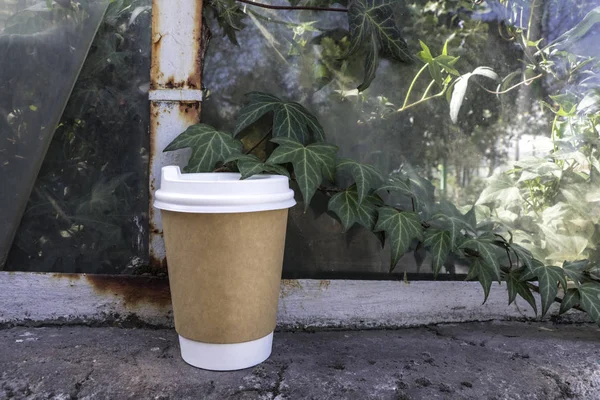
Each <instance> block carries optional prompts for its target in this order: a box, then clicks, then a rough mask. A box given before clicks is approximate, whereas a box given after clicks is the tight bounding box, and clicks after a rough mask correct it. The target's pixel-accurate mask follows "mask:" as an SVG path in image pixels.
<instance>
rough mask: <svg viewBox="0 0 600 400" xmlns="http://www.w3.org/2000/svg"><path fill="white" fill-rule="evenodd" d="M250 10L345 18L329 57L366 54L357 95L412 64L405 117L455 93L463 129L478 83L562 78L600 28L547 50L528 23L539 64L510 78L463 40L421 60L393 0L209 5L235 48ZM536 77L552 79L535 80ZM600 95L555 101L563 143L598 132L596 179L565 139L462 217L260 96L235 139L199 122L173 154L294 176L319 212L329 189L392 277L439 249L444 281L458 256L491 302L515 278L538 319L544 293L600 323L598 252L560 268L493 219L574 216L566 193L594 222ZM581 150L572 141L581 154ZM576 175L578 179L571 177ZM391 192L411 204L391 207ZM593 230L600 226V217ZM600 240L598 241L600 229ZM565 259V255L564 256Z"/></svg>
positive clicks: (250, 101) (252, 99) (199, 163)
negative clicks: (568, 48) (572, 52)
mask: <svg viewBox="0 0 600 400" xmlns="http://www.w3.org/2000/svg"><path fill="white" fill-rule="evenodd" d="M243 3H248V4H252V5H259V6H261V7H265V8H271V9H284V10H290V9H305V10H325V11H331V12H345V13H346V14H347V16H348V31H347V32H346V33H347V35H346V36H347V38H348V40H346V41H345V42H344V40H345V39H342V40H339V43H340V49H342V48H343V49H344V51H341V52H340V51H335V52H334V51H332V52H330V53H332V54H335V57H334V58H332V59H331V60H329V64H328V65H327V67H328V68H330V67H332V66H333V65H338V62H339V61H340V60H346V59H348V58H349V57H355V58H359V59H361V60H362V64H363V68H364V70H363V75H362V79H361V83H360V85H358V88H357V92H358V93H360V92H363V91H365V90H366V89H367V88H369V86H370V85H371V83H372V82H373V80H374V79H375V77H376V73H377V69H378V66H379V63H380V60H381V58H388V59H390V60H392V61H396V62H401V63H413V62H417V63H422V66H421V68H420V69H419V71H418V72H417V73H416V74H415V75H414V76H413V77H412V81H411V83H410V86H409V87H408V90H407V92H406V94H405V95H403V96H404V102H403V103H402V105H401V106H400V107H399V108H397V109H396V110H394V112H404V111H405V110H407V109H409V108H412V107H416V106H419V105H421V104H423V103H426V102H430V101H436V99H443V98H445V99H446V101H447V102H448V110H449V120H450V121H452V122H454V123H456V122H458V120H459V116H460V110H461V107H462V105H463V102H464V100H465V96H466V93H467V88H468V85H469V83H471V82H473V83H476V84H478V85H479V86H481V87H482V88H483V89H485V87H484V84H488V85H489V84H490V83H492V82H497V84H498V87H497V90H496V91H491V90H489V89H485V90H487V91H488V92H491V93H493V94H495V95H498V96H500V95H503V94H505V93H508V92H510V91H511V90H513V89H515V88H518V87H522V86H524V85H529V84H531V83H532V82H534V81H536V80H538V79H540V78H541V77H543V76H544V74H547V75H548V76H554V75H556V72H555V71H553V68H554V66H556V65H559V63H558V62H557V60H553V59H552V57H555V56H557V55H558V56H561V57H563V58H565V57H566V58H568V59H569V60H571V59H573V57H571V58H569V56H565V55H564V54H563V53H564V52H563V53H561V50H560V48H559V47H560V44H561V43H564V42H565V41H568V40H571V39H572V38H573V37H575V36H576V35H579V36H582V35H584V34H585V32H587V30H589V29H590V26H591V25H593V24H592V22H593V23H595V21H596V20H595V19H594V18H596V17H595V15H596V14H595V13H597V12H596V11H593V12H592V13H591V14H590V16H588V17H586V18H584V19H583V21H582V22H581V24H580V25H579V26H578V27H575V28H573V30H572V33H571V34H569V32H567V33H566V34H565V35H566V37H563V36H564V35H563V36H560V37H559V38H558V39H556V40H555V41H554V42H553V43H551V44H550V45H547V46H546V47H543V48H542V47H540V46H541V41H533V40H531V39H532V38H530V36H529V35H530V32H529V30H528V29H523V28H519V29H520V31H519V30H518V29H517V28H514V29H513V28H511V30H510V33H511V34H515V35H520V42H519V43H521V42H522V43H523V47H524V49H525V53H526V55H527V56H528V57H527V59H528V60H529V62H531V63H532V65H529V66H527V68H526V71H530V72H529V73H523V74H520V73H517V72H516V71H515V72H513V73H511V74H509V75H508V76H506V77H505V78H501V77H500V76H499V75H498V73H496V72H495V71H494V70H492V69H491V68H488V67H486V66H478V67H476V68H474V69H472V70H471V71H470V72H464V71H463V73H461V72H459V69H458V68H457V65H458V60H459V57H458V56H454V55H452V54H450V51H449V46H448V43H449V42H450V41H451V40H452V39H453V36H452V35H451V36H450V38H448V39H447V40H446V41H445V44H444V45H443V48H442V51H441V53H439V54H435V52H434V51H432V50H431V49H430V47H429V46H428V45H427V44H426V43H424V42H423V41H419V45H420V48H421V49H420V51H419V52H418V53H417V54H416V56H413V55H412V54H411V52H410V51H409V45H408V44H407V42H406V40H405V39H404V38H403V37H402V32H403V29H401V28H402V27H401V26H400V25H399V20H398V19H397V18H396V16H395V15H394V12H393V11H394V9H393V7H392V6H393V3H394V2H393V1H391V0H347V1H342V0H310V1H300V0H291V1H290V6H282V5H267V4H264V3H260V2H254V1H249V0H212V1H210V2H209V3H208V4H209V7H212V9H213V10H214V13H215V16H216V17H217V19H218V22H219V24H220V26H221V27H222V28H223V33H224V34H225V35H227V36H228V37H229V39H230V40H231V41H233V42H234V43H237V41H236V37H235V33H236V31H239V30H240V29H242V28H243V19H244V18H245V16H246V12H245V11H244V8H243ZM530 18H533V17H530ZM584 31H585V32H584ZM570 32H571V31H570ZM582 32H583V33H582ZM338 34H339V32H337V31H335V32H333V31H332V36H331V38H333V37H334V35H338ZM343 34H344V33H343ZM324 35H325V36H323V35H321V36H322V37H320V39H319V40H320V41H321V43H322V44H323V45H324V47H327V46H326V44H327V43H326V42H327V39H328V37H326V34H324ZM330 41H331V40H330ZM572 61H573V63H574V65H575V66H574V67H573V68H572V70H571V73H575V72H576V71H577V69H579V70H581V71H583V72H584V73H585V72H588V73H589V71H588V70H586V69H585V68H584V67H585V65H586V61H585V60H577V59H576V58H575V59H573V60H572ZM587 63H589V61H587ZM342 64H343V63H342ZM531 71H542V72H540V73H538V74H537V75H532V72H531ZM427 74H428V75H429V76H428V77H426V75H427ZM521 76H522V79H523V80H522V81H519V82H518V83H516V84H515V83H514V81H515V79H517V78H518V77H521ZM424 82H425V83H424ZM423 87H424V88H425V89H424V90H423V89H422V88H423ZM417 92H419V94H418V95H417ZM598 98H599V96H598V92H597V91H594V90H590V91H588V93H587V95H586V96H585V97H584V98H575V99H573V98H572V96H571V97H570V96H558V97H554V98H553V100H554V101H555V102H556V103H558V105H559V107H558V108H557V107H554V106H549V107H550V108H552V109H553V111H554V112H555V113H556V116H557V117H556V119H555V121H554V126H553V137H555V139H561V140H562V139H565V137H566V136H569V135H570V136H572V137H573V140H575V141H576V140H582V139H581V136H582V135H579V134H572V132H571V133H570V134H569V132H570V131H569V129H570V130H571V131H572V130H573V127H574V126H577V124H579V123H580V124H581V129H578V133H581V132H584V133H585V132H586V131H587V130H589V134H584V135H583V137H584V138H588V139H589V143H588V144H587V145H586V146H587V147H585V148H584V151H583V153H582V155H579V156H578V157H579V158H580V160H581V161H580V162H579V166H581V165H583V164H585V165H591V166H592V167H591V169H589V172H588V173H587V175H586V174H585V173H583V174H582V173H581V172H582V171H581V170H580V168H579V169H578V170H576V167H577V165H576V164H573V163H572V162H571V161H569V160H571V159H573V157H575V156H577V155H574V153H573V152H571V153H569V152H568V149H567V148H568V145H565V141H564V140H563V141H562V142H560V141H559V140H556V141H555V142H556V143H557V144H556V148H555V151H554V152H553V155H552V157H551V159H550V160H548V159H544V160H538V161H539V162H538V163H537V164H535V163H531V162H524V163H520V164H519V165H517V166H516V167H515V169H514V170H513V171H510V172H509V173H507V174H500V175H498V176H496V177H495V179H496V180H495V181H492V183H491V184H490V185H489V186H488V187H487V188H486V189H485V190H484V191H483V193H482V195H481V197H480V199H479V202H478V203H477V204H475V205H474V206H473V207H471V208H469V209H466V210H465V209H460V210H459V209H458V208H457V207H456V206H454V205H453V204H452V203H450V202H448V201H445V200H444V199H443V198H442V199H439V198H436V196H435V192H434V187H433V185H432V184H431V183H430V182H429V181H428V180H426V179H424V178H422V177H419V176H418V175H416V174H415V173H414V172H413V171H411V170H410V169H409V168H408V167H404V169H401V170H399V171H395V172H394V173H393V174H392V175H390V176H385V175H384V174H383V173H382V172H381V171H379V170H378V169H377V168H375V167H374V166H372V165H369V164H365V163H359V162H356V161H354V160H350V159H347V158H341V157H338V148H337V147H336V146H334V145H332V144H329V143H327V138H326V135H325V131H324V129H323V127H322V126H321V124H320V123H319V121H318V120H317V118H316V117H315V116H314V115H312V114H311V112H309V110H308V109H307V108H306V107H304V106H303V105H302V104H300V103H298V102H294V101H288V100H286V99H280V98H278V97H276V96H274V95H273V94H270V93H264V92H251V93H248V94H247V95H246V103H245V106H244V107H243V108H242V110H241V111H240V112H239V115H238V118H237V123H236V127H235V129H234V131H233V132H231V133H228V132H220V131H217V130H216V129H215V128H213V127H211V126H209V125H205V124H198V125H195V126H192V127H190V128H188V129H187V130H186V131H185V132H183V133H182V134H181V135H180V136H178V137H177V138H176V139H175V140H174V141H173V142H172V143H171V144H170V145H169V146H168V147H167V148H166V149H165V151H171V150H176V149H181V148H188V147H189V148H191V149H192V157H191V158H190V162H189V164H188V165H187V167H186V171H187V172H211V171H239V172H240V173H241V177H242V179H247V178H250V177H251V176H253V175H255V174H260V173H265V172H266V173H275V174H282V175H286V176H288V177H289V178H290V179H291V180H292V181H293V183H294V184H295V185H296V186H297V188H298V191H299V192H300V194H301V196H302V199H301V200H302V202H303V204H304V209H305V210H307V209H308V208H309V207H310V203H311V200H312V198H313V196H314V194H315V193H316V192H317V191H320V192H322V193H323V194H324V195H325V196H327V197H328V199H329V200H328V210H329V212H330V214H331V215H332V216H333V217H334V218H336V219H337V220H338V221H339V223H340V224H341V226H342V228H343V230H348V229H350V228H351V227H353V226H354V225H359V226H362V227H363V228H364V229H367V230H368V231H370V232H372V233H373V234H374V235H376V236H377V238H378V239H379V240H380V241H381V243H382V245H384V244H385V245H386V246H387V247H388V248H389V249H390V251H391V265H390V271H393V270H394V269H395V268H396V266H397V264H398V262H399V260H400V258H401V257H402V255H404V254H405V253H407V252H409V251H412V250H415V252H417V251H418V250H419V249H420V250H422V249H425V250H427V251H429V253H430V254H431V263H432V265H431V267H432V270H433V271H434V274H435V275H436V276H437V275H438V274H439V273H440V271H441V270H442V267H444V266H447V265H448V264H452V262H454V261H455V260H459V261H460V262H462V263H465V264H466V265H468V275H467V279H468V280H475V281H478V282H479V283H480V284H481V286H482V288H483V292H484V302H485V301H486V300H487V299H488V296H489V294H490V290H491V287H492V285H493V284H494V282H498V283H500V284H501V283H503V282H504V283H505V284H506V288H507V292H508V303H509V304H511V303H513V302H514V301H515V300H516V298H517V297H521V298H522V299H524V300H525V301H526V302H527V303H529V304H530V305H531V307H532V308H533V309H534V311H535V312H536V313H537V312H538V307H537V304H536V300H535V297H534V293H538V294H539V296H540V298H541V310H539V311H540V313H541V315H542V316H543V315H545V314H546V313H547V312H548V310H549V309H550V306H551V304H552V303H554V302H555V301H557V302H560V303H561V306H560V313H564V312H566V311H568V310H570V309H577V310H580V311H585V312H587V314H588V315H589V316H590V317H591V318H592V319H593V320H594V321H596V322H597V323H599V324H600V271H599V267H598V264H597V261H598V260H597V258H596V259H595V258H593V257H590V251H588V252H587V253H586V252H580V253H577V254H576V256H575V257H569V258H568V259H567V258H565V259H566V261H564V262H563V263H562V264H560V265H557V264H556V263H555V262H551V261H552V260H551V258H549V257H548V254H541V253H540V252H539V250H538V247H539V246H537V247H536V246H529V245H528V242H527V241H524V240H522V238H523V231H524V230H523V229H518V228H519V227H516V226H514V225H512V226H511V224H510V223H509V222H507V221H503V220H502V219H501V218H498V215H499V214H498V213H495V216H494V215H493V214H494V213H493V212H492V211H493V210H494V208H495V207H499V204H498V203H499V202H505V203H508V204H509V205H508V206H507V207H506V210H505V211H507V212H506V213H504V215H509V213H510V212H512V211H513V209H512V208H511V205H512V204H514V203H515V202H521V203H522V202H526V203H528V204H529V205H530V206H531V213H533V214H535V215H538V214H540V213H542V214H544V213H548V218H552V216H551V215H554V214H552V213H560V212H563V210H562V209H561V208H560V207H554V206H548V204H549V203H548V201H549V200H551V199H555V198H557V197H556V196H558V194H560V196H561V197H560V198H561V199H565V200H566V201H567V202H570V203H571V204H570V205H569V208H570V209H573V210H576V211H578V212H579V214H578V215H579V217H580V218H579V219H576V221H579V222H578V223H580V225H581V224H584V225H585V223H586V221H585V218H586V217H585V216H586V213H587V212H588V207H587V205H586V204H585V203H581V202H579V203H577V202H576V201H575V200H581V199H582V198H584V199H585V201H587V202H588V203H589V202H597V201H598V198H596V197H595V196H596V195H597V193H596V192H593V191H592V192H590V191H586V192H583V191H582V189H581V185H582V184H583V183H590V182H592V181H593V182H597V179H598V178H597V177H596V176H594V175H596V174H597V173H600V163H598V161H597V160H598V158H597V145H598V143H597V126H598V120H597V119H596V118H597V114H598V111H599V110H600V107H599V106H598V102H597V99H598ZM582 118H583V119H582ZM267 120H268V121H267ZM265 121H267V122H269V123H268V126H267V127H266V128H265V129H264V132H263V133H262V136H259V137H260V139H259V140H258V141H257V142H255V143H248V140H245V138H244V136H245V133H246V132H247V131H248V130H249V129H254V130H261V129H262V128H264V127H265V125H264V123H265ZM582 121H583V122H582ZM590 138H591V139H590ZM594 140H596V141H595V142H594ZM559 142H560V143H559ZM259 146H262V147H261V151H260V152H259V151H257V149H258V148H259ZM561 146H562V147H561ZM565 146H566V147H565ZM559 147H560V148H559ZM574 147H575V146H571V149H572V148H574ZM339 176H342V177H344V178H345V180H344V182H346V184H344V185H340V184H339V183H338V182H336V177H339ZM567 176H568V179H567V178H565V177H567ZM563 178H564V179H563ZM527 191H528V193H527ZM390 193H393V194H395V196H396V197H395V198H396V199H397V198H398V197H399V198H400V199H401V200H399V201H397V202H390V201H386V200H385V199H387V198H389V197H390V196H388V194H390ZM590 196H591V197H590ZM511 202H512V203H511ZM486 210H487V211H486ZM514 220H515V219H513V221H514ZM588 222H589V221H588ZM592 223H593V224H595V226H597V225H598V224H597V221H596V220H595V219H594V220H593V221H592ZM542 225H543V224H539V223H538V224H537V226H539V229H540V230H542V232H541V233H542V234H540V231H537V232H533V233H531V236H530V237H531V238H532V240H533V241H535V238H536V237H545V238H551V236H552V229H549V230H548V229H547V230H546V231H543V229H544V228H543V227H542ZM594 235H595V236H594ZM592 236H593V237H595V238H597V232H595V233H592ZM565 237H566V238H567V239H573V237H574V236H573V235H570V234H569V233H568V232H567V233H566V234H565ZM590 239H591V236H590ZM596 241H597V240H596ZM546 242H547V241H546ZM560 257H562V255H560ZM560 257H559V256H556V257H555V258H556V260H558V259H559V258H560ZM549 261H550V262H549Z"/></svg>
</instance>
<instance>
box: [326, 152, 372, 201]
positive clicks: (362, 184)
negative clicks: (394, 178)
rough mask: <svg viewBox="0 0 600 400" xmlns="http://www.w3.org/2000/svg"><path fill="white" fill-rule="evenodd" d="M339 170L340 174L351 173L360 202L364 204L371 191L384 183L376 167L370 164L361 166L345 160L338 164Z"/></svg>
mask: <svg viewBox="0 0 600 400" xmlns="http://www.w3.org/2000/svg"><path fill="white" fill-rule="evenodd" d="M337 169H338V171H340V172H349V173H350V174H351V175H352V178H354V182H355V183H356V188H357V192H358V202H359V203H362V201H363V199H364V198H366V197H367V195H368V194H369V192H370V191H371V189H377V188H379V186H381V184H382V182H383V176H382V175H381V172H379V171H378V170H377V169H376V168H375V167H373V166H372V165H369V164H361V163H358V162H356V161H353V160H350V159H347V158H343V159H341V160H340V161H339V162H338V165H337Z"/></svg>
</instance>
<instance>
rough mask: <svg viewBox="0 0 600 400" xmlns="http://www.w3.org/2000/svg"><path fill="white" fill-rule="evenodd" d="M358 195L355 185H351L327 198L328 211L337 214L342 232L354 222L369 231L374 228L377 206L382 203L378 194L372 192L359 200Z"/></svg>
mask: <svg viewBox="0 0 600 400" xmlns="http://www.w3.org/2000/svg"><path fill="white" fill-rule="evenodd" d="M358 196H359V195H358V192H357V191H356V186H354V185H352V186H351V187H350V188H349V189H347V190H345V191H343V192H340V193H336V194H335V195H334V196H333V197H332V198H331V200H329V211H332V212H334V213H335V214H336V215H337V216H338V218H339V219H340V222H341V223H342V225H343V227H344V232H345V231H347V230H348V229H350V228H351V227H352V226H353V225H354V224H359V225H362V226H364V227H365V228H367V229H368V230H370V231H372V230H373V229H375V222H376V221H377V208H378V207H380V206H381V205H382V204H383V201H382V200H381V198H380V197H379V196H377V195H374V194H372V195H369V196H367V197H365V198H364V199H363V201H361V202H359V201H358Z"/></svg>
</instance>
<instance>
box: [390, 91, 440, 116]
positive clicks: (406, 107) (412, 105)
mask: <svg viewBox="0 0 600 400" xmlns="http://www.w3.org/2000/svg"><path fill="white" fill-rule="evenodd" d="M445 93H446V88H444V89H443V90H442V91H441V92H439V93H436V94H434V95H433V96H429V97H426V98H422V99H421V100H419V101H415V102H414V103H412V104H409V105H404V106H402V108H399V109H397V110H396V112H402V111H404V110H408V109H409V108H411V107H414V106H418V105H419V104H421V103H425V102H426V101H429V100H431V99H435V98H437V97H442V96H443V95H444V94H445Z"/></svg>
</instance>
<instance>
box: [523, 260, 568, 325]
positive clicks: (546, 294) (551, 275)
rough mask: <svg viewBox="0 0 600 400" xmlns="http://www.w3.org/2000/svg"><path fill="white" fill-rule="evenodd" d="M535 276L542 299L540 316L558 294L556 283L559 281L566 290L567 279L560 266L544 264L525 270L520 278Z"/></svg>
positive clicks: (528, 278) (544, 313)
mask: <svg viewBox="0 0 600 400" xmlns="http://www.w3.org/2000/svg"><path fill="white" fill-rule="evenodd" d="M533 278H537V280H538V284H539V290H540V297H541V299H542V317H543V316H544V315H546V313H547V312H548V309H549V308H550V306H551V305H552V303H553V302H554V299H555V298H556V295H557V294H558V284H559V283H560V284H561V285H562V287H563V289H564V290H567V279H566V278H565V272H564V271H563V269H562V268H560V267H555V266H545V265H543V264H538V265H537V266H536V267H535V269H533V270H529V271H527V272H526V273H525V274H523V276H521V280H522V281H525V280H530V279H533Z"/></svg>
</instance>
